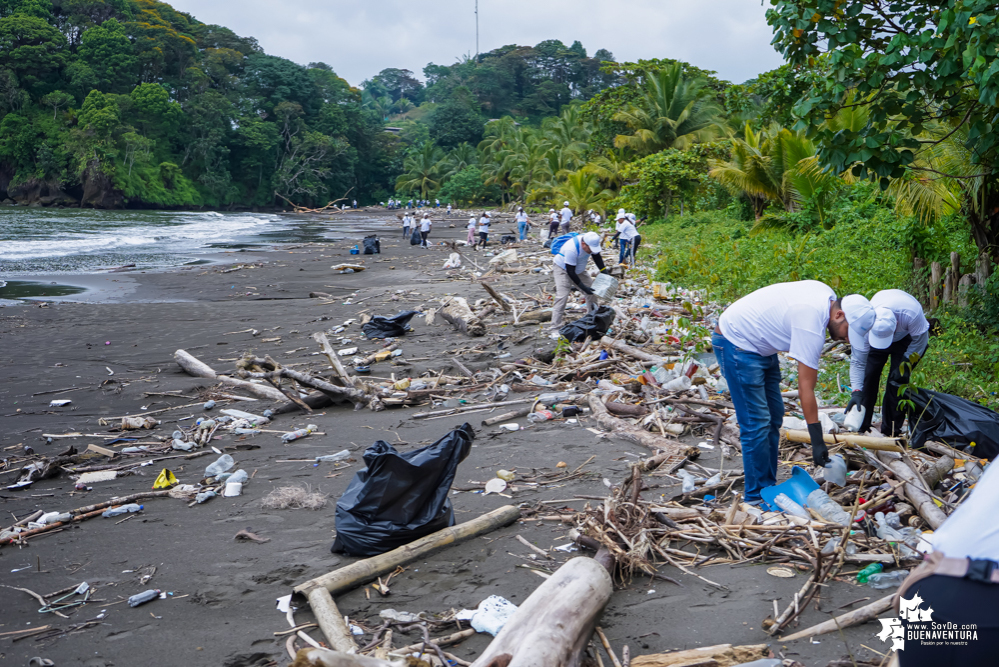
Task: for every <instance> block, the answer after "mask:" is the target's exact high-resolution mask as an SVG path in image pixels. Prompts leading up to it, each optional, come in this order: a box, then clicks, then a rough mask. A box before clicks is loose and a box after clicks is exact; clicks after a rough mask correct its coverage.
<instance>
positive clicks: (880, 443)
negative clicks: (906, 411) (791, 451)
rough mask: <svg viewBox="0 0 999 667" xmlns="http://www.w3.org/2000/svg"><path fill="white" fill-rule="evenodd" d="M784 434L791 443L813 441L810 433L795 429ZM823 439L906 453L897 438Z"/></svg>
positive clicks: (828, 436) (827, 436)
mask: <svg viewBox="0 0 999 667" xmlns="http://www.w3.org/2000/svg"><path fill="white" fill-rule="evenodd" d="M784 434H785V435H786V436H787V439H788V440H789V441H791V442H806V443H809V442H811V441H812V438H811V436H809V435H808V431H797V430H795V429H790V428H789V429H784ZM822 439H823V440H824V441H825V442H826V443H827V444H830V445H838V444H844V443H845V444H848V445H856V446H858V447H863V448H865V449H876V450H878V451H884V452H904V451H905V449H904V448H903V447H902V446H901V445H899V444H898V440H896V439H895V438H874V437H871V436H869V435H854V434H851V433H826V434H825V435H823V436H822Z"/></svg>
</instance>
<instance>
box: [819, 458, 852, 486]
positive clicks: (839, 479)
mask: <svg viewBox="0 0 999 667" xmlns="http://www.w3.org/2000/svg"><path fill="white" fill-rule="evenodd" d="M822 476H823V477H824V478H825V480H826V481H827V482H832V483H833V484H835V485H836V486H844V485H846V461H845V460H844V459H843V455H842V454H833V455H832V456H831V457H830V458H829V463H827V464H826V466H825V468H824V470H823V473H822Z"/></svg>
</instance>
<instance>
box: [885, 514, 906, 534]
mask: <svg viewBox="0 0 999 667" xmlns="http://www.w3.org/2000/svg"><path fill="white" fill-rule="evenodd" d="M885 522H886V523H887V524H888V525H889V526H891V527H892V528H894V529H895V530H897V531H899V532H901V530H902V519H901V517H899V515H898V512H888V514H885Z"/></svg>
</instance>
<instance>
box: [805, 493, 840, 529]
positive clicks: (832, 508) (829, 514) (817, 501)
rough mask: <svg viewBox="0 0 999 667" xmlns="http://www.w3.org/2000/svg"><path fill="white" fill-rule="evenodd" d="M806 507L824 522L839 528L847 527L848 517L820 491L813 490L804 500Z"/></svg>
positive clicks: (827, 495) (834, 502)
mask: <svg viewBox="0 0 999 667" xmlns="http://www.w3.org/2000/svg"><path fill="white" fill-rule="evenodd" d="M806 502H807V503H808V506H809V507H811V508H812V509H813V510H815V511H816V512H818V513H819V516H821V517H822V518H823V519H825V520H826V521H832V522H833V523H838V524H839V525H841V526H846V525H849V523H850V515H849V513H847V512H846V511H845V510H844V509H843V508H842V507H840V506H839V503H837V502H836V501H835V500H833V499H832V498H830V497H829V494H827V493H826V492H825V491H823V490H822V489H815V490H814V491H812V492H811V493H809V494H808V499H807V500H806Z"/></svg>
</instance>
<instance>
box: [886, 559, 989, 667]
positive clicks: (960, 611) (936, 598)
mask: <svg viewBox="0 0 999 667" xmlns="http://www.w3.org/2000/svg"><path fill="white" fill-rule="evenodd" d="M916 594H918V595H919V597H921V598H922V599H923V602H922V603H921V604H920V605H919V608H920V609H930V608H932V609H933V614H932V617H931V620H932V621H933V622H935V623H937V624H947V623H954V624H956V625H957V626H958V627H959V628H960V627H961V626H963V625H975V626H977V627H976V628H975V632H976V633H977V635H978V638H977V639H969V640H967V644H966V645H963V646H960V645H958V646H955V645H947V644H946V640H945V642H943V643H941V642H940V640H926V641H931V642H933V644H932V645H927V643H925V641H924V642H921V641H919V640H910V639H906V641H905V649H904V650H902V651H898V658H899V664H900V665H901V667H944V666H945V665H948V666H949V665H960V667H986V666H989V667H991V665H995V664H997V657H996V656H997V653H999V584H985V583H981V582H977V581H971V580H969V579H958V578H956V577H944V576H942V575H939V574H935V575H933V576H930V577H927V578H926V579H923V580H922V581H920V582H919V583H917V584H916V585H914V586H912V587H911V588H910V589H909V590H908V591H906V594H905V595H904V596H903V597H905V598H906V599H908V600H911V599H912V596H913V595H916ZM954 641H965V640H963V639H962V640H954ZM937 644H940V645H937Z"/></svg>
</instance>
